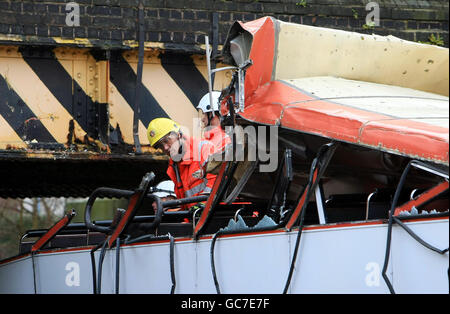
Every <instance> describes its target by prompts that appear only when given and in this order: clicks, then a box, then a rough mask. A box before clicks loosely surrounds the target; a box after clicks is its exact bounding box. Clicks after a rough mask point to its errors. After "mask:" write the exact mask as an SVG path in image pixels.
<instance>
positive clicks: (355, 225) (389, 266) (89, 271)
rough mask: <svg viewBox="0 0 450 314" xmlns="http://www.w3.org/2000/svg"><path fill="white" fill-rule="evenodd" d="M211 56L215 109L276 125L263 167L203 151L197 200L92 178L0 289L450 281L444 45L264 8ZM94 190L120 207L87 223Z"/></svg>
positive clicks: (391, 288) (309, 288)
mask: <svg viewBox="0 0 450 314" xmlns="http://www.w3.org/2000/svg"><path fill="white" fill-rule="evenodd" d="M222 52H223V58H224V59H223V61H224V63H226V64H229V65H230V66H232V67H233V69H234V73H235V74H234V76H233V79H232V81H231V83H230V86H229V88H227V89H225V90H224V91H222V102H221V105H222V110H221V114H222V115H223V116H222V120H223V122H224V124H225V125H228V126H236V125H240V126H243V127H247V126H253V127H256V126H275V127H276V130H277V137H276V141H277V142H276V147H277V150H276V154H275V155H276V170H275V171H271V172H267V171H263V170H262V169H263V168H262V167H260V166H261V165H267V163H268V161H267V160H262V159H258V158H255V160H251V159H250V158H244V159H243V160H237V159H236V158H232V159H231V160H227V159H225V160H224V161H221V162H217V161H216V162H215V164H214V166H215V167H212V165H213V163H212V162H211V163H210V165H211V168H214V169H215V170H214V171H215V172H216V173H217V179H216V181H215V184H214V186H213V189H212V192H211V194H210V195H209V196H199V197H196V198H195V199H192V198H191V199H181V200H175V201H165V202H162V201H161V200H160V199H159V198H158V197H157V196H156V195H153V194H152V193H151V192H152V191H151V185H153V184H154V183H155V182H153V180H154V174H153V173H151V172H150V173H148V174H147V175H145V176H144V177H143V179H142V182H141V184H140V185H139V187H138V188H137V189H136V190H134V191H132V190H120V189H113V188H108V187H100V188H98V189H97V190H95V191H94V192H93V193H92V194H91V196H90V198H89V201H88V203H87V206H86V213H85V223H84V224H70V220H71V218H72V217H73V215H74V213H73V212H69V213H68V214H67V215H66V216H65V217H64V218H63V219H62V220H61V221H60V222H58V223H57V224H55V225H54V226H53V227H52V228H50V229H48V230H31V231H29V232H28V233H27V234H25V235H24V238H23V241H22V244H21V253H20V254H19V255H18V256H15V257H12V258H10V259H7V260H4V261H2V262H0V292H2V293H5V292H6V293H16V292H18V293H448V292H449V277H448V269H449V257H448V245H449V244H448V242H449V236H448V234H449V219H448V218H449V211H448V208H449V204H448V116H449V113H448V60H449V59H448V49H444V48H438V47H432V46H429V45H423V44H417V43H412V42H407V41H403V40H399V39H396V38H393V37H390V36H388V37H382V36H377V35H363V34H356V33H351V32H344V31H339V30H331V29H324V28H317V27H310V26H304V25H296V24H292V23H284V22H281V21H278V20H275V19H272V18H262V19H258V20H255V21H253V22H248V23H245V24H244V23H240V22H236V23H235V24H234V25H233V26H232V27H231V29H230V31H229V35H228V38H227V41H226V43H225V45H224V47H223V51H222ZM258 130H262V129H258ZM264 136H265V138H266V141H264V140H260V138H264ZM264 136H260V134H258V144H259V146H258V149H265V147H269V146H270V144H268V142H270V141H273V140H274V139H273V138H271V137H270V136H269V132H265V134H264ZM233 137H234V139H235V142H234V148H236V146H237V142H236V138H237V137H235V136H233ZM264 142H267V143H264ZM264 144H266V145H264ZM245 145H247V146H248V145H250V141H249V140H248V139H247V140H246V141H245ZM248 150H249V149H248V147H247V151H248ZM233 152H234V150H233ZM272 161H273V160H271V161H269V162H272ZM102 196H109V197H112V196H115V197H126V198H128V199H129V205H128V208H127V209H126V210H117V213H116V216H115V217H114V219H113V220H111V221H92V220H91V209H92V205H93V203H94V202H95V200H96V198H98V197H102ZM146 201H147V202H148V201H151V202H156V204H157V211H156V214H153V215H144V214H143V213H144V212H145V211H144V208H145V207H146ZM198 201H203V202H204V206H202V207H199V209H198V210H196V211H194V212H189V211H175V212H167V211H164V210H165V209H167V208H175V207H179V206H180V205H181V204H187V203H192V202H198ZM147 205H148V204H147ZM186 218H188V222H186ZM32 237H37V238H38V240H37V241H26V240H27V238H32Z"/></svg>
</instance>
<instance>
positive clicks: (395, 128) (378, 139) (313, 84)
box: [240, 77, 449, 165]
mask: <svg viewBox="0 0 450 314" xmlns="http://www.w3.org/2000/svg"><path fill="white" fill-rule="evenodd" d="M335 84H336V85H335ZM297 86H301V88H300V87H297ZM358 86H360V87H358ZM370 90H372V92H371V93H370V94H367V93H368V91H370ZM381 92H383V93H381ZM447 105H448V98H446V97H442V96H437V95H433V94H429V93H420V92H416V91H413V90H408V89H404V88H399V87H395V86H386V85H380V84H374V83H367V82H357V81H350V80H341V79H338V78H323V77H321V78H302V79H292V80H288V81H271V82H269V83H267V84H265V85H263V86H260V87H259V88H258V89H257V90H255V91H254V93H253V94H252V96H251V97H248V98H247V100H246V105H245V110H244V112H241V113H240V116H241V117H242V118H244V119H246V120H249V121H253V122H257V123H263V124H268V125H276V126H280V127H283V128H287V129H291V130H296V131H299V132H304V133H308V134H314V135H318V136H322V137H327V138H330V139H333V140H338V141H343V142H348V143H354V144H357V145H361V146H368V147H372V148H374V149H377V150H381V151H386V152H390V153H395V154H400V155H404V156H408V157H412V158H417V159H421V160H426V161H432V162H436V163H441V164H445V165H448V160H449V159H448V151H449V149H448V147H449V146H448V144H449V134H448V108H446V107H445V106H447ZM430 121H431V123H430Z"/></svg>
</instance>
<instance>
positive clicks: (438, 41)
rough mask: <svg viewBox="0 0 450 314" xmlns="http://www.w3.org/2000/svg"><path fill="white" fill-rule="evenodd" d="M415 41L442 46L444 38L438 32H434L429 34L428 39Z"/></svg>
mask: <svg viewBox="0 0 450 314" xmlns="http://www.w3.org/2000/svg"><path fill="white" fill-rule="evenodd" d="M417 42H418V43H421V44H427V45H435V46H444V39H443V38H442V37H441V35H439V34H436V36H435V35H434V34H431V35H430V36H429V37H428V41H420V40H419V41H417Z"/></svg>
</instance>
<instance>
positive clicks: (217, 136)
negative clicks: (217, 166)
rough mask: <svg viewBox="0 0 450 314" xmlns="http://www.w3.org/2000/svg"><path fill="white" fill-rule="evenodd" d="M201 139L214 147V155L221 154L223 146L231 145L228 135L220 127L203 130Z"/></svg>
mask: <svg viewBox="0 0 450 314" xmlns="http://www.w3.org/2000/svg"><path fill="white" fill-rule="evenodd" d="M203 137H204V139H205V140H208V141H210V142H211V143H213V145H214V153H217V152H222V151H223V150H224V149H225V146H226V145H228V144H230V143H231V139H230V137H229V136H228V134H226V133H225V131H224V130H223V129H222V128H221V127H220V126H216V127H213V128H208V129H207V130H205V132H204V134H203Z"/></svg>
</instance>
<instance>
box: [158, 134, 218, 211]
mask: <svg viewBox="0 0 450 314" xmlns="http://www.w3.org/2000/svg"><path fill="white" fill-rule="evenodd" d="M185 138H186V144H187V145H186V152H185V154H184V155H183V158H182V160H181V161H179V162H174V161H173V160H172V159H170V161H169V168H167V175H168V176H169V177H170V179H172V181H173V182H174V183H175V194H176V195H177V198H179V199H180V198H186V197H193V196H198V195H200V194H202V193H210V192H211V189H212V186H213V184H214V181H215V179H216V175H214V174H209V173H208V174H206V177H205V175H204V167H205V164H206V161H207V159H208V156H209V155H211V154H212V153H213V152H214V145H213V144H212V143H211V142H209V141H206V140H202V141H200V140H198V139H195V138H192V137H189V136H185ZM190 205H193V204H188V205H186V206H184V207H185V208H186V207H189V206H190Z"/></svg>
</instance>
